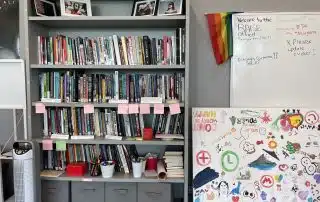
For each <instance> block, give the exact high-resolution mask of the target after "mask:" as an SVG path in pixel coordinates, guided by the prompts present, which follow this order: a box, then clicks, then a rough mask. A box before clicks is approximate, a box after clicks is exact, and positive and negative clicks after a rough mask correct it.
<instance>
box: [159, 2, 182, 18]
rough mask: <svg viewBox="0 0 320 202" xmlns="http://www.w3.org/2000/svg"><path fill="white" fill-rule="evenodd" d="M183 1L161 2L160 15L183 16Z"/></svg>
mask: <svg viewBox="0 0 320 202" xmlns="http://www.w3.org/2000/svg"><path fill="white" fill-rule="evenodd" d="M182 2H183V0H159V7H158V15H180V14H182Z"/></svg>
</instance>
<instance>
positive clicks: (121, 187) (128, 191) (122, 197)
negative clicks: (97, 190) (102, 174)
mask: <svg viewBox="0 0 320 202" xmlns="http://www.w3.org/2000/svg"><path fill="white" fill-rule="evenodd" d="M128 201H130V202H136V201H137V184H136V183H106V184H105V202H128Z"/></svg>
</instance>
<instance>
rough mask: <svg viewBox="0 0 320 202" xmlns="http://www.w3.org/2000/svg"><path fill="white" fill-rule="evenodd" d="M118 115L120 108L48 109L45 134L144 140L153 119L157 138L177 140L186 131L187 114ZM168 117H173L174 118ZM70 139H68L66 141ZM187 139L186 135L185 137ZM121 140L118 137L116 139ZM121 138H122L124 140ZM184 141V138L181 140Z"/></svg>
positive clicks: (76, 137) (166, 110) (77, 137)
mask: <svg viewBox="0 0 320 202" xmlns="http://www.w3.org/2000/svg"><path fill="white" fill-rule="evenodd" d="M147 116H148V115H142V114H118V113H117V110H116V109H104V108H95V109H94V113H92V114H85V113H84V109H83V108H82V107H76V108H63V107H47V108H46V113H45V114H44V120H45V121H44V122H43V128H44V130H43V135H44V137H51V138H53V137H55V138H59V137H60V136H63V137H64V138H60V139H68V138H69V137H70V139H93V138H94V136H101V137H105V138H108V139H112V138H111V137H112V136H114V137H117V136H120V137H142V136H143V129H144V127H145V125H149V124H147V123H148V121H149V120H152V128H153V131H154V135H155V136H156V134H165V135H166V136H169V137H170V134H173V135H172V138H174V137H175V136H176V135H175V134H181V135H180V136H182V134H183V131H184V114H183V113H182V114H174V115H171V114H170V113H169V109H165V111H164V114H155V115H150V117H147ZM168 117H171V118H170V119H169V118H168ZM65 137H66V138H65ZM182 138H183V136H182ZM113 139H118V138H113ZM120 139H121V138H120ZM179 139H181V137H180V138H179Z"/></svg>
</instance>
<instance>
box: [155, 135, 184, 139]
mask: <svg viewBox="0 0 320 202" xmlns="http://www.w3.org/2000/svg"><path fill="white" fill-rule="evenodd" d="M156 138H157V139H162V140H174V139H178V140H184V137H183V135H181V134H156Z"/></svg>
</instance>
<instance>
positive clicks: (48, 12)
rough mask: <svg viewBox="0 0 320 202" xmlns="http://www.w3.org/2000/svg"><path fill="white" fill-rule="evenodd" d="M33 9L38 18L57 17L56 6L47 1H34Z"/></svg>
mask: <svg viewBox="0 0 320 202" xmlns="http://www.w3.org/2000/svg"><path fill="white" fill-rule="evenodd" d="M34 9H35V12H36V15H38V16H57V10H56V4H55V3H54V2H51V1H47V0H34Z"/></svg>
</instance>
